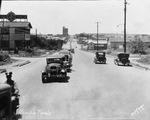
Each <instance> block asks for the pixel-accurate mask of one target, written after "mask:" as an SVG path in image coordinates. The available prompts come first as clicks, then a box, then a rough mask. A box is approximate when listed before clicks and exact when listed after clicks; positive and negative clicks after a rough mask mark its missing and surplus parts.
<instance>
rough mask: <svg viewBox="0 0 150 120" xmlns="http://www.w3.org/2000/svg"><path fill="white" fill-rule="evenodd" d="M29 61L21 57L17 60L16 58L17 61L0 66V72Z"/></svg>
mask: <svg viewBox="0 0 150 120" xmlns="http://www.w3.org/2000/svg"><path fill="white" fill-rule="evenodd" d="M29 63H30V61H29V60H21V59H20V60H19V59H18V61H16V62H14V63H10V64H7V65H2V66H0V73H3V72H7V71H9V69H11V68H12V67H21V66H23V65H26V64H29Z"/></svg>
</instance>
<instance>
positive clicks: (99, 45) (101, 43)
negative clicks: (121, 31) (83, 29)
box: [87, 38, 108, 50]
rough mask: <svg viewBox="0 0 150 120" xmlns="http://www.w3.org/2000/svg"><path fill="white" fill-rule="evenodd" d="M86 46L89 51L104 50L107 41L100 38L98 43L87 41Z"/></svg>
mask: <svg viewBox="0 0 150 120" xmlns="http://www.w3.org/2000/svg"><path fill="white" fill-rule="evenodd" d="M87 45H88V49H89V50H97V49H98V50H106V49H107V47H108V39H106V38H100V39H98V42H97V40H89V41H88V44H87Z"/></svg>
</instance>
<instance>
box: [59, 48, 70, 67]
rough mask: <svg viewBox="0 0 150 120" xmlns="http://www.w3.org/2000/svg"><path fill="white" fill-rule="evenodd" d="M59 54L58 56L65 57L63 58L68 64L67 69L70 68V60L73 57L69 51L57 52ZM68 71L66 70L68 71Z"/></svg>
mask: <svg viewBox="0 0 150 120" xmlns="http://www.w3.org/2000/svg"><path fill="white" fill-rule="evenodd" d="M59 54H60V55H64V56H65V58H66V61H67V62H68V64H69V65H68V67H69V69H70V68H71V67H72V59H73V56H72V54H71V52H70V51H69V50H61V51H60V52H59ZM69 69H68V70H69Z"/></svg>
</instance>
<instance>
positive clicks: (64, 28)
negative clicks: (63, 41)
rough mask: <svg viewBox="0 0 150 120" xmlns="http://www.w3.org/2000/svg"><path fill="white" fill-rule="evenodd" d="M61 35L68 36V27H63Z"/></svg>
mask: <svg viewBox="0 0 150 120" xmlns="http://www.w3.org/2000/svg"><path fill="white" fill-rule="evenodd" d="M63 36H68V28H66V27H63Z"/></svg>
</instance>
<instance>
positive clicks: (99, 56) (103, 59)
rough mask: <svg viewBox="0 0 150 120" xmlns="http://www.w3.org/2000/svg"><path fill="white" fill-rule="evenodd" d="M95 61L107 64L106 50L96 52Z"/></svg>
mask: <svg viewBox="0 0 150 120" xmlns="http://www.w3.org/2000/svg"><path fill="white" fill-rule="evenodd" d="M94 63H104V64H106V55H105V52H96V53H95V57H94Z"/></svg>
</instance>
